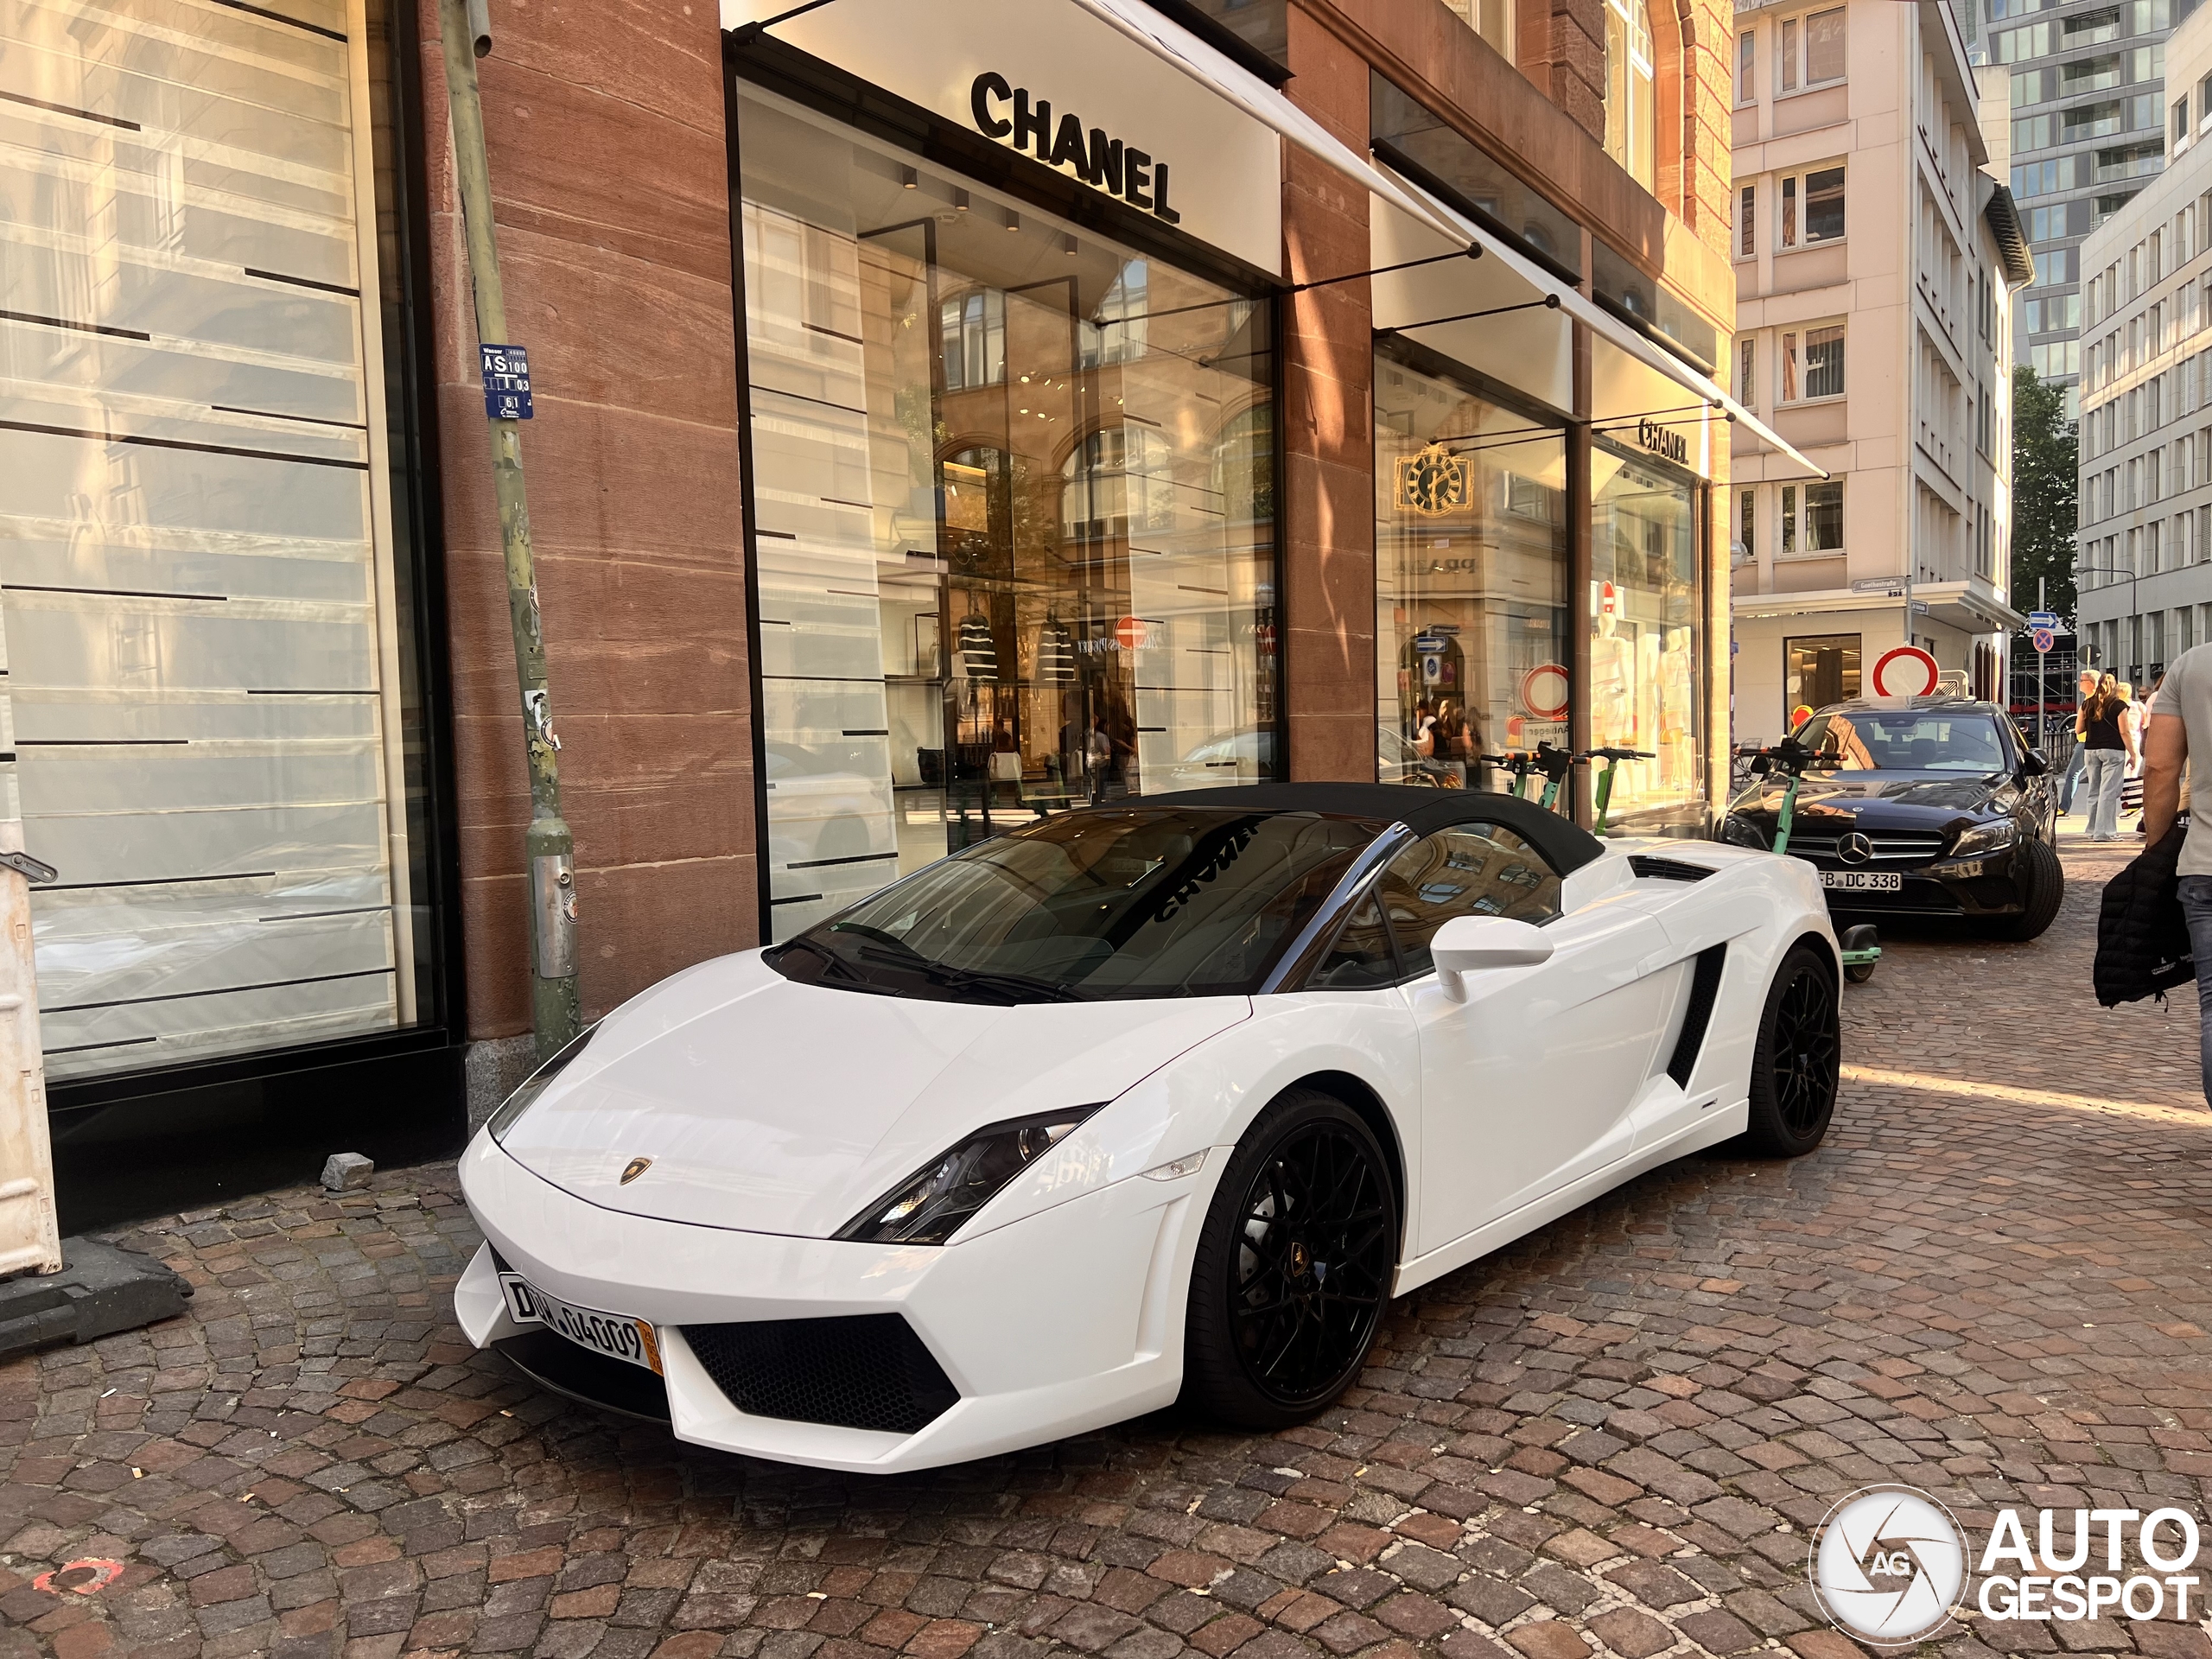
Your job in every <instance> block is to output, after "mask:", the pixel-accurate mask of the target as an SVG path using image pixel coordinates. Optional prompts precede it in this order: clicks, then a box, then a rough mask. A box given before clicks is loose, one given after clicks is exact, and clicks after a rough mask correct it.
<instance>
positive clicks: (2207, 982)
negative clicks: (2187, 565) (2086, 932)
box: [2098, 645, 2212, 1102]
mask: <svg viewBox="0 0 2212 1659" xmlns="http://www.w3.org/2000/svg"><path fill="white" fill-rule="evenodd" d="M2191 750H2195V751H2196V753H2200V754H2208V755H2212V646H2208V645H2197V646H2194V647H2192V648H2191V649H2190V650H2188V651H2185V652H2182V654H2181V656H2180V658H2178V659H2177V661H2176V662H2175V663H2174V664H2173V666H2172V667H2171V668H2169V669H2168V670H2167V671H2166V677H2165V679H2164V682H2163V683H2161V685H2160V686H2159V688H2158V704H2157V707H2156V709H2155V710H2154V712H2153V713H2152V716H2151V718H2150V720H2149V721H2148V722H2147V729H2146V730H2145V733H2144V737H2143V844H2144V846H2145V848H2146V849H2148V850H2147V851H2145V853H2144V855H2143V856H2142V857H2141V858H2139V859H2137V860H2136V861H2135V862H2134V863H2133V864H2132V865H2130V866H2129V867H2128V870H2127V871H2123V872H2122V874H2123V875H2125V874H2129V873H2131V872H2135V871H2138V870H2140V872H2141V874H2140V875H2139V878H2138V879H2139V881H2141V882H2145V883H2147V882H2149V881H2150V880H2153V879H2157V880H2158V885H2159V887H2160V888H2161V889H2163V888H2164V886H2165V885H2166V878H2164V866H2165V865H2166V863H2167V861H2169V860H2171V863H2172V871H2173V874H2172V876H2171V883H2172V888H2173V893H2174V898H2175V900H2176V901H2177V906H2178V908H2179V910H2180V912H2181V920H2182V923H2183V926H2184V927H2185V928H2186V929H2187V931H2188V945H2189V950H2190V958H2191V961H2190V973H2189V974H2186V975H2181V976H2180V977H2177V978H2175V979H2173V980H2172V982H2173V983H2175V984H2179V983H2181V982H2183V979H2186V978H2189V977H2194V978H2195V979H2196V1002H2197V1011H2198V1014H2199V1025H2200V1031H2199V1033H2198V1039H2197V1040H2198V1051H2197V1052H2198V1064H2199V1065H2200V1066H2201V1068H2202V1075H2203V1083H2204V1097H2205V1099H2206V1100H2207V1101H2208V1102H2212V976H2206V975H2200V974H2196V972H2195V963H2196V961H2198V960H2202V961H2207V962H2212V792H2208V793H2207V796H2206V800H2205V806H2206V814H2205V817H2204V819H2203V821H2202V822H2200V821H2198V819H2197V816H2196V803H2195V800H2194V799H2193V798H2189V797H2190V796H2193V793H2194V791H2188V792H2187V794H2186V795H2185V792H2184V791H2185V778H2186V774H2187V771H2188V766H2189V757H2190V751H2191ZM2177 818H2178V819H2179V820H2180V822H2179V823H2177V822H2176V820H2177ZM2139 902H2140V901H2139ZM2145 922H2146V924H2147V928H2148V931H2146V932H2145V935H2144V937H2143V938H2141V939H2140V940H2139V948H2140V946H2141V945H2145V944H2148V945H2152V947H2153V951H2154V953H2156V954H2164V952H2167V951H2171V950H2172V949H2173V948H2174V945H2173V942H2172V940H2171V908H2170V907H2169V906H2167V905H2166V904H2165V903H2164V900H2163V893H2162V895H2161V899H2160V900H2159V901H2158V902H2157V903H2155V904H2154V905H2151V906H2148V908H2147V913H2146V915H2145ZM2102 932H2103V930H2102V927H2101V926H2100V928H2099V935H2100V937H2099V942H2098V957H2099V960H2100V965H2101V963H2102V958H2103V955H2104V950H2103V939H2102ZM2160 941H2163V943H2160ZM2169 971H2170V972H2171V973H2175V974H2179V973H2180V968H2179V964H2175V965H2174V966H2173V967H2172V968H2171V969H2169ZM2159 988H2160V989H2164V987H2163V986H2161V987H2159ZM2100 995H2101V993H2100Z"/></svg>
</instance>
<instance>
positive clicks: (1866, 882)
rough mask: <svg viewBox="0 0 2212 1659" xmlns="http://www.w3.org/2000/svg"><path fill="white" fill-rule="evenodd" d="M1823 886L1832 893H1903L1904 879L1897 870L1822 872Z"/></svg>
mask: <svg viewBox="0 0 2212 1659" xmlns="http://www.w3.org/2000/svg"><path fill="white" fill-rule="evenodd" d="M1821 886H1822V887H1826V888H1827V889H1828V890H1829V891H1830V892H1832V893H1902V892H1904V877H1903V876H1901V875H1899V874H1897V872H1896V871H1895V870H1822V871H1821Z"/></svg>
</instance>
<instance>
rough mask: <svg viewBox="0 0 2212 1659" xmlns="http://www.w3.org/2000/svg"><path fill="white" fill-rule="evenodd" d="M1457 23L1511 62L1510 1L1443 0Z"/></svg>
mask: <svg viewBox="0 0 2212 1659" xmlns="http://www.w3.org/2000/svg"><path fill="white" fill-rule="evenodd" d="M1444 3H1445V4H1446V5H1447V6H1449V7H1451V8H1452V10H1453V11H1454V12H1456V13H1457V14H1458V15H1459V21H1460V22H1463V23H1465V24H1466V26H1467V27H1468V28H1469V29H1473V30H1474V31H1475V33H1476V34H1478V35H1481V36H1482V37H1483V39H1484V40H1486V41H1489V42H1490V43H1491V45H1492V46H1494V47H1496V48H1497V52H1498V55H1499V56H1501V57H1503V59H1504V60H1506V61H1507V62H1508V63H1510V62H1512V61H1513V7H1512V5H1511V3H1510V0H1444Z"/></svg>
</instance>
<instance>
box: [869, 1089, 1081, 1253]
mask: <svg viewBox="0 0 2212 1659" xmlns="http://www.w3.org/2000/svg"><path fill="white" fill-rule="evenodd" d="M1102 1104H1103V1103H1102ZM1097 1109H1098V1107H1097V1106H1096V1105H1090V1106H1071V1107H1068V1108H1066V1109H1065V1110H1062V1111H1058V1112H1048V1113H1046V1114H1045V1115H1044V1116H1041V1117H1024V1118H1018V1119H1016V1120H1015V1121H1014V1122H1011V1123H995V1124H993V1125H992V1126H991V1127H990V1128H988V1129H982V1130H979V1131H978V1132H977V1133H976V1134H975V1135H972V1136H970V1137H969V1139H968V1140H966V1141H962V1142H961V1143H960V1144H959V1145H958V1146H957V1147H954V1148H953V1149H952V1150H951V1151H950V1152H948V1153H946V1154H944V1157H942V1158H939V1159H938V1160H936V1161H935V1162H933V1163H931V1165H930V1166H928V1167H927V1168H926V1169H921V1170H917V1171H916V1172H915V1173H913V1174H912V1176H910V1177H908V1178H907V1179H906V1180H904V1181H902V1182H900V1183H899V1185H898V1186H897V1187H895V1188H893V1190H892V1191H891V1192H887V1193H886V1194H885V1195H884V1196H883V1197H882V1198H879V1199H877V1200H876V1201H875V1202H874V1204H871V1205H868V1208H867V1209H865V1210H863V1211H861V1213H860V1214H859V1215H857V1216H855V1217H853V1218H852V1219H851V1220H850V1221H849V1222H847V1223H846V1224H844V1225H843V1226H842V1227H841V1228H839V1229H838V1230H837V1232H836V1235H835V1236H836V1237H838V1238H842V1239H847V1240H852V1241H856V1242H858V1243H866V1244H942V1243H944V1242H945V1240H947V1239H948V1238H950V1237H951V1236H952V1235H953V1234H954V1233H956V1232H957V1231H958V1230H959V1229H960V1224H962V1223H963V1222H964V1221H966V1220H967V1219H968V1217H970V1216H972V1215H974V1214H975V1213H976V1211H978V1210H980V1209H982V1207H983V1206H984V1205H986V1204H988V1203H989V1202H990V1199H991V1195H992V1194H993V1193H995V1192H997V1191H998V1190H999V1189H1000V1188H1001V1187H1002V1186H1004V1185H1006V1184H1007V1182H1008V1181H1010V1180H1012V1179H1014V1177H1015V1176H1017V1175H1019V1174H1020V1173H1021V1172H1022V1171H1023V1170H1025V1169H1027V1167H1028V1166H1030V1165H1032V1164H1033V1163H1035V1162H1036V1161H1037V1160H1039V1158H1042V1157H1043V1156H1044V1155H1045V1154H1046V1153H1048V1152H1050V1151H1051V1150H1052V1148H1053V1147H1057V1146H1058V1145H1059V1144H1060V1142H1061V1141H1064V1140H1065V1139H1066V1138H1067V1137H1068V1135H1069V1134H1070V1133H1071V1132H1072V1131H1073V1129H1074V1128H1075V1127H1076V1125H1077V1124H1078V1123H1080V1122H1083V1121H1084V1119H1085V1118H1086V1117H1089V1116H1090V1115H1091V1114H1092V1113H1093V1112H1095V1111H1096V1110H1097Z"/></svg>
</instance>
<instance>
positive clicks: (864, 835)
mask: <svg viewBox="0 0 2212 1659" xmlns="http://www.w3.org/2000/svg"><path fill="white" fill-rule="evenodd" d="M739 148H740V157H741V169H742V175H743V195H744V205H743V233H744V247H745V270H744V286H745V304H746V334H747V361H748V363H749V365H750V373H751V378H752V384H751V385H750V387H749V388H748V389H747V398H748V401H749V406H750V409H751V411H752V423H753V424H752V433H753V501H754V505H755V509H756V512H757V516H758V522H757V524H755V525H754V527H753V529H754V538H755V541H756V543H757V546H758V550H759V553H758V556H759V561H760V570H759V584H760V674H761V683H762V707H761V720H762V723H763V725H764V727H765V728H766V730H765V734H764V735H765V738H766V747H767V757H768V759H767V774H768V775H767V779H766V784H767V790H766V798H767V844H768V881H769V904H770V916H769V921H768V926H767V929H766V931H767V932H768V933H769V934H770V936H771V937H772V938H775V939H779V940H780V939H787V938H791V936H792V935H793V934H794V933H797V932H798V931H800V930H802V929H803V928H804V927H806V926H807V925H810V924H811V923H813V922H815V921H817V920H819V919H820V918H823V917H824V916H827V915H829V914H830V913H832V912H836V911H837V910H841V909H842V908H844V907H845V906H848V905H849V904H851V903H853V902H854V901H855V899H859V898H861V897H862V896H864V895H866V894H867V893H870V892H873V891H874V889H875V888H877V887H881V886H883V885H884V884H885V883H886V882H888V881H890V880H893V879H894V878H895V877H897V876H899V875H903V874H908V873H910V872H912V871H913V870H916V869H918V868H921V867H922V866H923V865H925V864H927V863H930V862H931V861H934V860H936V859H938V858H941V857H943V856H944V855H945V854H946V853H947V852H949V851H957V850H958V849H961V848H963V847H965V846H968V845H969V844H971V843H973V842H976V841H979V840H982V839H983V838H985V837H988V836H994V835H996V834H1000V833H1002V832H1004V831H1005V830H1007V829H1012V828H1014V827H1015V826H1017V825H1019V824H1022V823H1033V822H1035V821H1036V820H1037V818H1039V817H1040V816H1047V815H1050V814H1052V813H1055V812H1058V811H1062V810H1065V809H1067V808H1069V807H1071V806H1073V805H1076V804H1083V803H1088V802H1093V801H1102V800H1117V799H1122V798H1126V797H1130V796H1137V795H1157V794H1160V793H1163V792H1166V791H1173V790H1180V789H1191V788H1203V787H1206V786H1210V785H1217V784H1234V783H1249V782H1255V781H1258V780H1261V779H1268V778H1273V777H1275V776H1278V775H1280V772H1281V744H1280V742H1279V741H1278V736H1277V733H1278V729H1279V726H1278V721H1279V710H1278V708H1277V702H1276V673H1275V660H1276V656H1275V639H1276V632H1275V627H1276V625H1275V553H1274V548H1275V531H1274V404H1273V401H1272V400H1273V396H1274V363H1273V360H1272V357H1271V350H1272V346H1271V340H1272V324H1271V320H1270V315H1269V311H1268V302H1266V301H1264V300H1255V299H1253V298H1251V297H1249V296H1245V295H1243V294H1239V293H1234V292H1232V291H1230V289H1225V288H1224V287H1222V286H1220V285H1219V284H1218V283H1213V282H1211V281H1208V280H1205V279H1204V278H1201V277H1197V276H1194V275H1192V274H1190V273H1188V272H1185V271H1183V270H1177V269H1175V268H1173V266H1170V265H1168V264H1163V263H1162V262H1161V261H1160V260H1159V259H1157V258H1154V257H1147V256H1146V255H1144V254H1141V253H1140V252H1138V251H1135V250H1132V249H1129V248H1127V247H1122V246H1119V245H1116V244H1115V243H1113V242H1112V241H1110V240H1109V239H1107V238H1103V237H1101V236H1100V235H1098V234H1097V233H1096V232H1093V231H1090V230H1087V229H1077V227H1075V226H1071V225H1068V224H1065V223H1063V222H1061V221H1059V220H1058V219H1052V218H1051V217H1050V216H1048V215H1046V214H1045V213H1042V212H1040V211H1039V210H1037V209H1034V208H1033V207H1029V206H1028V205H1027V204H1026V203H1020V202H1017V201H1015V200H1012V199H1011V198H1007V197H1003V196H1001V195H998V194H994V193H993V192H991V191H989V190H988V189H986V188H983V187H982V186H981V185H979V184H976V183H975V182H972V181H968V180H964V179H962V178H959V177H957V175H951V174H950V173H947V172H945V171H944V169H942V168H937V167H935V166H933V165H931V164H930V163H927V162H924V161H923V160H922V159H921V158H919V157H917V156H909V155H906V154H904V153H902V152H899V151H897V150H895V149H892V148H890V147H889V146H888V145H887V144H884V143H879V142H877V141H875V140H874V139H871V138H868V137H862V136H861V135H860V134H858V133H856V132H855V131H854V130H851V129H849V128H846V127H842V126H840V125H838V124H836V123H834V122H832V121H831V120H829V118H826V117H823V116H819V115H817V114H815V113H813V112H811V111H805V110H802V109H801V108H799V107H798V105H792V104H790V103H787V102H785V101H784V100H781V99H777V98H775V97H774V96H772V95H771V94H768V93H766V92H760V91H758V90H757V89H754V88H751V87H747V88H745V89H743V91H742V92H741V98H740V102H739Z"/></svg>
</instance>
